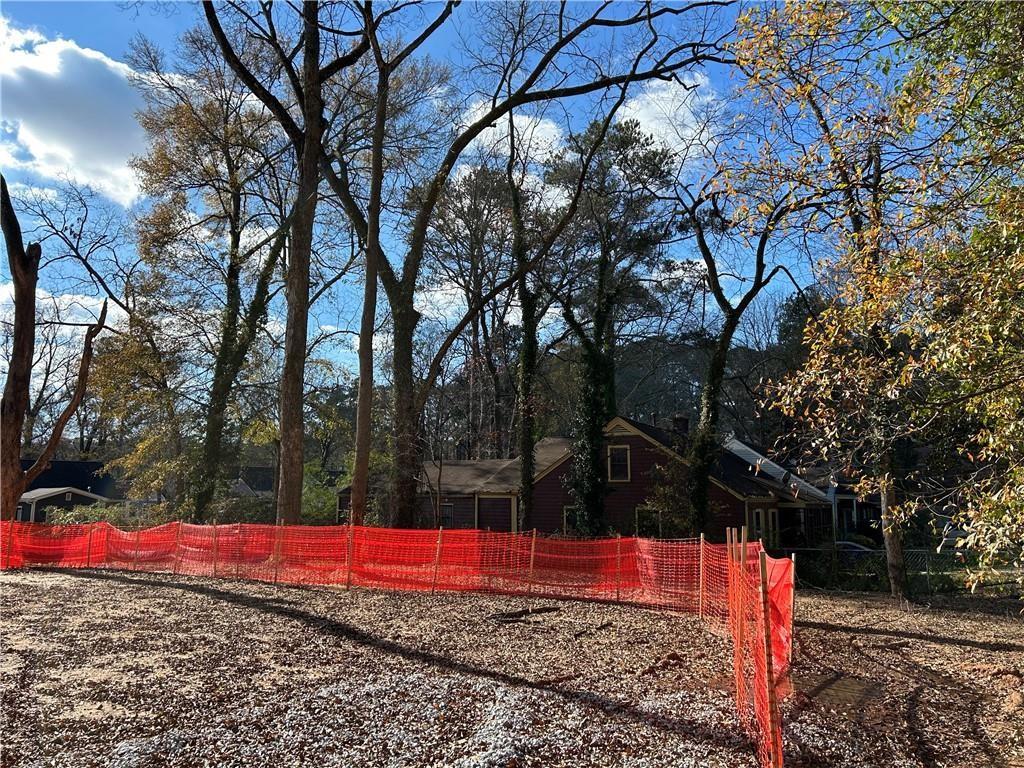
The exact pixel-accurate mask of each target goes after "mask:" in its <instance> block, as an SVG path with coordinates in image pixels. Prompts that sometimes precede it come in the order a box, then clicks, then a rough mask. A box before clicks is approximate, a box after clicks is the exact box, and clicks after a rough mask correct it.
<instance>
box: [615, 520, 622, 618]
mask: <svg viewBox="0 0 1024 768" xmlns="http://www.w3.org/2000/svg"><path fill="white" fill-rule="evenodd" d="M621 588H622V537H621V536H620V535H619V534H617V533H616V534H615V602H619V599H620V595H621Z"/></svg>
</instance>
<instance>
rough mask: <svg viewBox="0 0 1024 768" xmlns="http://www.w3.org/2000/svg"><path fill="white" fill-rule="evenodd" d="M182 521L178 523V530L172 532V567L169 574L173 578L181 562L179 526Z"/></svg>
mask: <svg viewBox="0 0 1024 768" xmlns="http://www.w3.org/2000/svg"><path fill="white" fill-rule="evenodd" d="M182 525H183V523H182V521H181V520H179V521H178V530H176V531H175V532H174V565H173V566H171V573H173V574H174V575H175V576H177V575H178V565H179V561H180V560H181V526H182Z"/></svg>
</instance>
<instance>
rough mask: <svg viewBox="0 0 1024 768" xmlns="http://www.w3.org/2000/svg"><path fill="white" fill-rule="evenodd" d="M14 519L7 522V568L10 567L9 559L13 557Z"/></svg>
mask: <svg viewBox="0 0 1024 768" xmlns="http://www.w3.org/2000/svg"><path fill="white" fill-rule="evenodd" d="M14 521H15V519H14V517H12V518H11V519H10V520H8V521H7V564H6V565H7V567H8V568H10V567H11V558H12V557H13V556H14Z"/></svg>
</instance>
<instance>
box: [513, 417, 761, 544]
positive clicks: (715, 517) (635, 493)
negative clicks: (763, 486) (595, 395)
mask: <svg viewBox="0 0 1024 768" xmlns="http://www.w3.org/2000/svg"><path fill="white" fill-rule="evenodd" d="M608 445H628V446H629V462H630V479H629V482H625V483H608V495H607V497H606V499H605V519H606V521H607V523H608V526H609V527H610V528H612V529H613V530H616V531H618V532H619V533H621V534H624V535H632V534H633V533H635V531H636V508H637V507H638V506H640V505H642V504H643V503H644V502H646V501H647V497H648V496H649V495H650V493H651V487H652V484H653V482H652V478H651V471H652V470H653V469H654V467H655V466H656V465H658V464H664V463H665V462H666V461H673V459H672V458H671V457H670V456H668V455H667V454H666V453H665V452H664V451H662V450H661V449H660V448H658V447H657V446H655V445H653V444H652V443H650V442H649V441H648V440H646V439H645V438H642V437H636V436H624V437H623V436H616V437H613V438H611V439H610V440H609V441H607V442H606V444H605V446H604V449H603V450H602V456H605V457H607V447H608ZM571 464H572V459H571V458H570V459H567V460H566V461H564V462H563V463H562V464H561V465H559V466H558V467H557V468H555V469H554V470H552V471H551V472H550V473H549V474H547V475H545V476H544V477H542V478H541V479H540V480H538V481H537V483H536V485H535V486H534V489H533V494H534V496H533V498H534V512H533V515H532V519H529V520H527V521H526V527H527V528H528V529H529V528H536V529H537V530H538V531H541V532H542V533H556V532H561V531H562V527H563V509H564V508H565V507H567V506H570V505H571V504H572V497H571V495H570V494H569V491H568V490H567V489H566V487H565V479H566V477H567V475H568V473H569V468H570V466H571ZM605 471H606V472H607V463H605ZM710 498H711V505H712V516H711V519H710V520H709V521H708V525H707V526H706V529H705V532H706V533H707V534H708V535H709V536H710V537H711V538H712V539H713V540H718V539H722V540H724V539H725V529H726V528H727V527H728V526H734V525H735V526H740V525H743V523H744V507H743V500H742V499H738V498H737V497H736V496H734V495H733V494H732V493H730V492H729V491H726V490H725V489H723V488H721V487H719V486H718V485H712V487H711V492H710Z"/></svg>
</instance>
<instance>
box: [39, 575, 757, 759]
mask: <svg viewBox="0 0 1024 768" xmlns="http://www.w3.org/2000/svg"><path fill="white" fill-rule="evenodd" d="M39 570H48V571H50V572H52V573H60V574H63V575H66V576H71V577H74V578H82V579H91V580H96V581H106V582H116V583H120V584H127V585H132V586H146V587H154V588H157V589H177V590H180V591H183V592H191V593H193V594H197V595H202V596H204V597H207V598H210V599H213V600H220V601H222V602H225V603H229V604H231V605H237V606H241V607H243V608H248V609H252V610H257V611H261V612H263V613H266V614H270V615H273V616H278V617H281V618H285V619H291V620H292V621H297V622H300V623H302V624H305V625H306V626H308V627H309V628H311V629H313V630H315V631H317V632H322V633H324V634H327V635H330V636H332V637H335V638H337V639H339V640H344V641H347V642H350V643H353V644H355V645H360V646H365V647H369V648H373V649H375V650H378V651H380V652H382V653H387V654H390V655H393V656H396V657H398V658H402V659H405V660H408V661H413V662H416V663H418V664H423V665H427V666H431V667H435V668H438V669H443V670H445V671H448V672H455V673H459V674H464V675H470V676H474V677H480V678H484V679H487V680H491V681H494V682H497V683H500V684H502V685H507V686H509V687H514V688H523V689H529V690H536V691H543V692H546V693H550V694H553V695H555V696H558V697H560V698H562V699H563V700H565V701H568V702H570V703H574V704H578V705H582V706H585V707H588V708H591V709H594V710H597V711H599V712H602V713H604V714H605V715H608V716H609V717H613V718H622V719H626V720H630V721H633V722H635V723H638V724H642V725H646V726H649V727H653V728H657V729H659V730H662V731H665V732H668V733H672V734H676V735H680V736H683V737H685V738H687V739H688V740H692V741H696V742H700V743H703V744H708V745H713V746H717V747H721V748H723V749H728V750H733V751H744V750H751V749H753V748H754V745H753V744H752V743H751V742H750V741H749V739H747V738H746V736H744V735H742V733H743V732H742V729H741V728H740V725H739V723H738V722H737V723H736V729H735V732H733V733H729V732H723V729H722V728H720V727H714V726H713V725H710V724H706V723H701V722H697V721H694V720H690V719H686V718H683V717H678V716H672V717H669V716H666V715H656V714H652V713H650V712H647V711H644V710H643V709H641V708H639V707H637V706H636V705H634V704H631V703H629V702H626V701H621V700H618V699H613V698H610V697H607V696H604V695H602V694H599V693H595V692H593V691H586V690H576V689H573V688H568V687H566V686H564V685H562V684H561V682H564V681H562V680H560V679H559V680H539V681H538V680H530V679H529V678H525V677H520V676H518V675H513V674H509V673H507V672H502V671H500V670H496V669H490V668H487V667H482V666H478V665H475V664H470V663H466V662H463V661H459V660H458V659H453V658H451V657H449V656H445V655H442V654H440V653H435V652H431V651H425V650H421V649H418V648H410V647H409V646H406V645H402V644H401V643H398V642H395V641H393V640H388V639H386V638H383V637H380V636H379V635H375V634H373V633H371V632H367V631H366V630H363V629H360V628H358V627H356V626H353V625H352V624H348V623H346V622H343V621H338V620H336V619H331V618H329V617H327V616H324V615H321V614H317V613H313V612H311V611H307V610H305V609H303V608H299V607H296V606H297V604H296V602H294V601H287V600H279V599H273V598H266V597H260V596H256V595H247V594H242V593H239V592H233V591H231V590H229V589H221V588H217V587H213V586H209V585H206V584H196V583H189V582H185V581H177V580H174V581H172V580H166V579H159V578H152V577H148V576H145V575H141V574H131V575H127V574H124V573H111V572H103V571H88V570H79V569H60V568H54V569H39ZM709 640H710V638H709Z"/></svg>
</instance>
